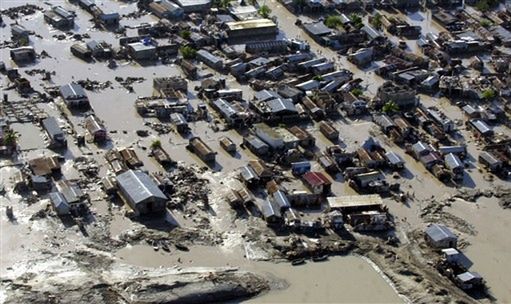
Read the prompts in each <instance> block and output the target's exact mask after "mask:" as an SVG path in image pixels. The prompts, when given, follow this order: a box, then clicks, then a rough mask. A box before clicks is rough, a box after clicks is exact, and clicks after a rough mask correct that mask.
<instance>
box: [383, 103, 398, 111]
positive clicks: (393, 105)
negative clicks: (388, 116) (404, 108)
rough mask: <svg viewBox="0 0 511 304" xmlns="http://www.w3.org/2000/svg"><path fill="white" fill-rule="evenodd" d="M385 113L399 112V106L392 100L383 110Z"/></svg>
mask: <svg viewBox="0 0 511 304" xmlns="http://www.w3.org/2000/svg"><path fill="white" fill-rule="evenodd" d="M382 111H383V113H394V112H399V106H398V105H397V103H395V102H394V101H392V100H389V101H387V103H385V104H384V105H383V108H382Z"/></svg>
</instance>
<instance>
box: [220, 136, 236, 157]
mask: <svg viewBox="0 0 511 304" xmlns="http://www.w3.org/2000/svg"><path fill="white" fill-rule="evenodd" d="M219 142H220V147H222V149H224V150H225V151H226V152H228V153H234V152H236V144H235V143H234V142H233V141H232V140H231V139H230V138H228V137H226V136H222V137H221V138H220V139H219Z"/></svg>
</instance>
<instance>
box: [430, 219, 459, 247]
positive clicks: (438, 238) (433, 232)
mask: <svg viewBox="0 0 511 304" xmlns="http://www.w3.org/2000/svg"><path fill="white" fill-rule="evenodd" d="M425 239H426V242H427V243H428V244H430V245H431V246H432V247H435V248H456V245H457V243H458V237H457V236H456V235H455V234H454V233H452V232H451V230H450V229H449V228H447V227H446V226H443V225H439V224H431V225H429V226H428V228H426V234H425Z"/></svg>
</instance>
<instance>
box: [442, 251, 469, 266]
mask: <svg viewBox="0 0 511 304" xmlns="http://www.w3.org/2000/svg"><path fill="white" fill-rule="evenodd" d="M442 256H443V259H444V260H445V261H446V262H447V263H449V264H450V265H455V266H458V267H461V268H462V269H469V268H470V267H471V266H472V261H470V259H469V258H468V257H467V256H466V255H464V254H463V252H459V251H458V250H456V249H454V248H446V249H442Z"/></svg>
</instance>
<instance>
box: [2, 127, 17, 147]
mask: <svg viewBox="0 0 511 304" xmlns="http://www.w3.org/2000/svg"><path fill="white" fill-rule="evenodd" d="M17 138H18V134H17V133H16V132H14V131H13V130H10V129H8V130H6V131H5V132H4V145H6V146H10V147H14V146H16V139H17Z"/></svg>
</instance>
